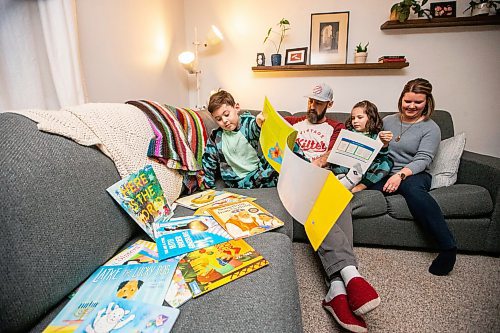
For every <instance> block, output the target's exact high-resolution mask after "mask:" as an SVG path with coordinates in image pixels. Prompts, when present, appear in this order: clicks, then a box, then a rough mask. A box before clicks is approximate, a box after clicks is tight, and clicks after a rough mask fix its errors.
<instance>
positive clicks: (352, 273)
mask: <svg viewBox="0 0 500 333" xmlns="http://www.w3.org/2000/svg"><path fill="white" fill-rule="evenodd" d="M340 275H341V276H342V280H344V283H345V285H346V286H347V284H348V283H349V281H351V279H352V278H355V277H361V274H359V272H358V269H357V268H356V267H355V266H346V267H344V268H342V269H341V270H340Z"/></svg>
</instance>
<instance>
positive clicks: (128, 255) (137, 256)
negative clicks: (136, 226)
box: [104, 239, 158, 266]
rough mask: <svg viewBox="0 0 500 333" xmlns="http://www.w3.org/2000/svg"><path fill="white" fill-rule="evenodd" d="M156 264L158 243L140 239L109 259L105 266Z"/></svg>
mask: <svg viewBox="0 0 500 333" xmlns="http://www.w3.org/2000/svg"><path fill="white" fill-rule="evenodd" d="M154 262H158V251H157V250H156V243H153V242H150V241H146V240H142V239H140V240H138V241H137V242H135V243H134V244H132V245H130V246H129V247H127V248H126V249H125V250H123V251H121V252H120V253H118V254H117V255H115V256H114V257H113V258H111V259H109V260H108V261H107V262H106V263H105V264H104V265H105V266H116V265H130V264H150V263H154Z"/></svg>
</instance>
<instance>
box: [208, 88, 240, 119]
mask: <svg viewBox="0 0 500 333" xmlns="http://www.w3.org/2000/svg"><path fill="white" fill-rule="evenodd" d="M224 104H226V105H229V106H232V107H234V106H235V105H236V102H235V101H234V98H233V96H232V95H231V94H230V93H228V92H227V91H225V90H222V89H221V90H219V91H217V92H216V93H215V94H213V95H212V96H210V100H209V101H208V108H207V109H208V112H210V114H212V113H213V112H214V111H215V110H217V109H218V108H220V107H221V106H223V105H224Z"/></svg>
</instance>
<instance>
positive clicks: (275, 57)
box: [264, 18, 290, 66]
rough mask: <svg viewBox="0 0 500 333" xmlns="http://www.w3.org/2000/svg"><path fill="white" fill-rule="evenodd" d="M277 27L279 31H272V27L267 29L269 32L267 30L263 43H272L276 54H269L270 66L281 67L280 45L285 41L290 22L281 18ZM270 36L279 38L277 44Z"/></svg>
mask: <svg viewBox="0 0 500 333" xmlns="http://www.w3.org/2000/svg"><path fill="white" fill-rule="evenodd" d="M277 26H278V27H279V31H275V30H273V27H271V28H269V30H267V36H266V38H264V43H266V42H267V41H270V42H271V43H273V45H274V48H275V49H276V53H273V54H271V65H273V66H280V65H281V54H280V49H281V44H282V43H283V39H285V35H286V32H287V31H288V30H290V22H288V20H287V19H285V18H282V19H281V20H280V21H279V23H278V24H277ZM271 34H275V35H277V36H279V42H275V41H274V40H273V39H272V38H271Z"/></svg>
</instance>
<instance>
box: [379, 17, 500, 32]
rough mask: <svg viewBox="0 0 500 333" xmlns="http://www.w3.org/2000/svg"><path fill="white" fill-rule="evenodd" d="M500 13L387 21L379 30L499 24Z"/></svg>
mask: <svg viewBox="0 0 500 333" xmlns="http://www.w3.org/2000/svg"><path fill="white" fill-rule="evenodd" d="M499 24H500V15H491V16H465V17H441V18H433V19H430V20H428V19H416V20H406V21H405V22H403V23H401V22H399V21H387V22H385V23H384V24H382V25H381V26H380V30H389V29H415V28H438V27H462V26H478V25H499Z"/></svg>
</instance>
